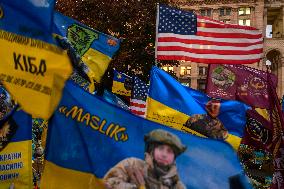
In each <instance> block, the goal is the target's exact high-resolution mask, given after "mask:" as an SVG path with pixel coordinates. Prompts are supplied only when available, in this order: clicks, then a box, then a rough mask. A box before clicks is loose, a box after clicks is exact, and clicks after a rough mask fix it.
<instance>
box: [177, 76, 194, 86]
mask: <svg viewBox="0 0 284 189" xmlns="http://www.w3.org/2000/svg"><path fill="white" fill-rule="evenodd" d="M179 81H180V83H181V84H182V85H184V86H187V87H191V79H190V78H186V79H179Z"/></svg>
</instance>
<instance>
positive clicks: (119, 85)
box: [112, 70, 132, 97]
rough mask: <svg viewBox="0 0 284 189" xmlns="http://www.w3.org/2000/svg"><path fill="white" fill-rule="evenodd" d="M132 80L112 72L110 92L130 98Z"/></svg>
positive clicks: (122, 74)
mask: <svg viewBox="0 0 284 189" xmlns="http://www.w3.org/2000/svg"><path fill="white" fill-rule="evenodd" d="M131 89H132V78H131V77H129V76H128V75H126V74H124V73H120V72H118V71H116V70H113V82H112V92H113V93H115V94H119V95H122V96H129V97H130V96H131Z"/></svg>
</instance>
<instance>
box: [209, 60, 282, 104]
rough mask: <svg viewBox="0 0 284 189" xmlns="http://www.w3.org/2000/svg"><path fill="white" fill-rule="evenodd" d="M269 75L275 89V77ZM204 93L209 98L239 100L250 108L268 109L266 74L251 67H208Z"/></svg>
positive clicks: (216, 65)
mask: <svg viewBox="0 0 284 189" xmlns="http://www.w3.org/2000/svg"><path fill="white" fill-rule="evenodd" d="M269 75H270V77H271V78H272V81H273V82H272V84H273V87H275V88H276V86H277V77H276V76H275V75H273V74H269ZM206 93H207V94H208V95H209V96H211V97H216V98H224V99H231V100H239V101H242V102H244V103H246V104H248V105H250V106H252V107H258V108H265V109H269V100H268V99H269V95H268V90H267V73H266V72H264V71H261V70H257V69H254V68H251V67H247V66H243V65H218V64H213V65H210V67H209V75H208V83H207V88H206Z"/></svg>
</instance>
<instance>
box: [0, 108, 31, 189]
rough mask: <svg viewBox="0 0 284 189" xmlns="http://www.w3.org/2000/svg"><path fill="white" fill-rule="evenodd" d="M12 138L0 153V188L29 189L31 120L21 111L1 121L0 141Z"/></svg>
mask: <svg viewBox="0 0 284 189" xmlns="http://www.w3.org/2000/svg"><path fill="white" fill-rule="evenodd" d="M14 132H15V134H14V135H13V136H12V138H11V140H10V141H9V143H8V145H7V146H6V147H5V148H4V149H3V150H2V151H0V188H9V187H10V185H11V184H12V183H14V187H15V188H20V189H30V188H32V187H33V180H32V118H31V116H29V115H28V114H26V113H25V112H23V111H21V110H15V111H14V113H13V114H12V115H11V116H10V117H9V118H7V119H6V120H1V125H0V141H2V140H6V139H7V138H9V135H11V134H12V133H14Z"/></svg>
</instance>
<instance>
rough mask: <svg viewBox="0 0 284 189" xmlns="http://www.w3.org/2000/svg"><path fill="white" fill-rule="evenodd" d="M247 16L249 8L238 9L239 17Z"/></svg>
mask: <svg viewBox="0 0 284 189" xmlns="http://www.w3.org/2000/svg"><path fill="white" fill-rule="evenodd" d="M248 14H250V8H249V7H242V8H239V15H248Z"/></svg>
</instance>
